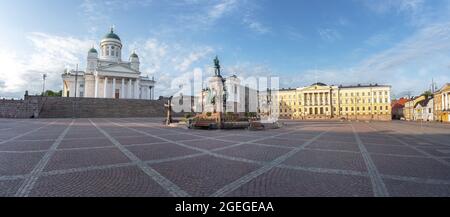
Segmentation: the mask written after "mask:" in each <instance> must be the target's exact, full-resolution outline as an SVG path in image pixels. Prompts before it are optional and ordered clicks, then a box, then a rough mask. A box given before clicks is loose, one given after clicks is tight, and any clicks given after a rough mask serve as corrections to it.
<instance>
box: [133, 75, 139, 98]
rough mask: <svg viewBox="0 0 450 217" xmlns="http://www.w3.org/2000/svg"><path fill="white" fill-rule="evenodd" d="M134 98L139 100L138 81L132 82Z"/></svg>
mask: <svg viewBox="0 0 450 217" xmlns="http://www.w3.org/2000/svg"><path fill="white" fill-rule="evenodd" d="M134 98H135V99H139V80H138V79H136V81H135V82H134Z"/></svg>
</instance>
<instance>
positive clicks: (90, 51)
mask: <svg viewBox="0 0 450 217" xmlns="http://www.w3.org/2000/svg"><path fill="white" fill-rule="evenodd" d="M89 53H97V50H96V49H95V48H91V49H90V50H89Z"/></svg>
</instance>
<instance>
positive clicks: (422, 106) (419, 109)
mask: <svg viewBox="0 0 450 217" xmlns="http://www.w3.org/2000/svg"><path fill="white" fill-rule="evenodd" d="M433 107H434V103H433V98H432V97H429V98H425V99H424V100H422V101H419V102H417V104H416V105H415V107H414V118H413V120H417V121H433V120H434V114H433Z"/></svg>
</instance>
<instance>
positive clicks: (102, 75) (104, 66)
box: [62, 28, 156, 100]
mask: <svg viewBox="0 0 450 217" xmlns="http://www.w3.org/2000/svg"><path fill="white" fill-rule="evenodd" d="M122 47H123V45H122V42H121V40H120V37H119V36H118V35H117V34H115V33H114V29H113V28H111V31H110V32H109V33H108V34H106V35H105V37H104V38H103V39H102V40H101V42H100V53H99V52H98V51H97V50H96V49H95V48H94V47H92V48H91V49H90V50H89V51H88V55H87V66H86V70H85V71H66V72H64V74H62V80H63V96H64V97H89V98H114V99H143V100H152V99H154V98H155V97H154V88H155V83H156V82H155V81H154V79H150V78H149V77H148V76H146V77H144V76H141V74H142V72H141V71H140V69H139V65H140V62H139V56H138V55H137V54H136V52H133V53H132V54H131V55H130V57H129V61H123V60H122Z"/></svg>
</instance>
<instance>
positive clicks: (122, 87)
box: [120, 78, 126, 99]
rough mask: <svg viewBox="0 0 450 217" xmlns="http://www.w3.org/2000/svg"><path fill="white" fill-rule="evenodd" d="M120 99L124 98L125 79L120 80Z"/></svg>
mask: <svg viewBox="0 0 450 217" xmlns="http://www.w3.org/2000/svg"><path fill="white" fill-rule="evenodd" d="M120 98H122V99H124V98H126V97H125V78H122V86H121V87H120Z"/></svg>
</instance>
